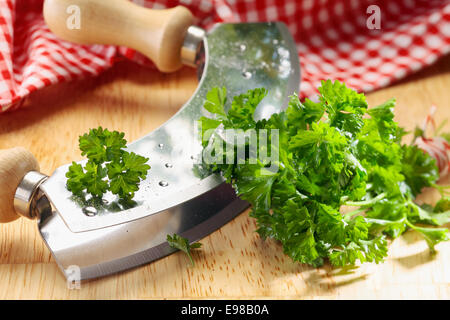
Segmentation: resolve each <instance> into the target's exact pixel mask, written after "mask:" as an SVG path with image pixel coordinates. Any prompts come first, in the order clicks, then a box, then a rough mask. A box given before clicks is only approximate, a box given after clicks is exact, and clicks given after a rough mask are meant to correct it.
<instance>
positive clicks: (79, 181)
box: [66, 127, 150, 203]
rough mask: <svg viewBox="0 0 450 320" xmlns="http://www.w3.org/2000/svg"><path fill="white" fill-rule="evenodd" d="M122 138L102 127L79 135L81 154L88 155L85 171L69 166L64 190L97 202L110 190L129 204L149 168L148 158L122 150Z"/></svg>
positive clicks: (118, 133) (121, 133)
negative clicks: (86, 194)
mask: <svg viewBox="0 0 450 320" xmlns="http://www.w3.org/2000/svg"><path fill="white" fill-rule="evenodd" d="M124 136H125V134H124V133H123V132H118V131H109V130H108V129H103V128H102V127H99V128H97V129H91V130H90V131H89V133H86V134H84V135H83V136H80V138H79V145H80V150H81V154H82V155H84V156H87V158H88V162H87V163H86V165H85V166H84V168H83V166H82V165H81V164H77V163H75V162H73V163H72V165H71V166H70V167H69V170H68V172H67V173H66V177H67V178H68V179H67V189H68V190H70V191H72V193H74V194H76V195H82V193H83V192H84V191H86V192H87V193H89V194H91V195H92V196H93V197H94V198H97V199H98V198H100V199H101V198H102V196H103V195H104V194H105V193H106V192H107V191H108V190H109V191H111V192H112V193H113V194H115V195H117V196H118V197H119V199H120V200H121V201H124V202H126V203H128V202H130V201H131V200H132V199H133V197H134V193H135V192H136V191H138V189H139V184H140V182H141V180H142V179H145V177H146V176H147V171H148V170H149V169H150V166H149V165H148V164H147V161H148V158H145V157H143V156H140V155H137V154H135V153H134V152H128V151H126V150H125V149H124V148H125V146H126V143H127V141H126V140H125V139H124Z"/></svg>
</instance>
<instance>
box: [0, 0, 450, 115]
mask: <svg viewBox="0 0 450 320" xmlns="http://www.w3.org/2000/svg"><path fill="white" fill-rule="evenodd" d="M105 1H106V0H105ZM133 1H134V2H136V3H137V4H139V5H144V6H147V7H153V8H164V7H173V6H176V5H178V4H181V5H184V6H187V7H188V8H189V9H190V10H191V11H192V13H193V14H194V15H195V17H196V20H197V21H196V23H197V24H198V25H199V26H201V27H204V28H206V29H208V28H210V27H211V26H212V25H213V24H214V23H217V22H255V21H283V22H285V23H286V24H287V25H288V27H289V30H290V31H291V33H292V35H293V36H294V38H295V40H296V41H297V48H298V52H299V56H300V61H301V67H302V83H301V88H300V94H301V96H302V97H305V96H311V95H314V94H315V89H314V88H316V87H317V86H318V85H319V83H320V80H322V79H338V80H341V81H344V82H346V83H347V84H348V85H349V86H351V87H353V88H355V89H357V90H359V91H365V92H368V91H371V90H374V89H377V88H380V87H384V86H387V85H389V84H390V83H392V82H394V81H396V80H398V79H400V78H403V77H405V76H406V75H408V74H410V73H412V72H414V71H417V70H419V69H421V68H423V67H425V66H427V65H430V64H432V63H433V62H434V61H436V59H438V58H439V57H441V56H442V55H444V54H446V53H448V52H449V51H450V0H378V1H377V0H298V1H295V0H262V1H251V0H248V1H244V0H215V1H208V0H133ZM42 2H43V1H42V0H0V112H2V111H6V110H12V109H15V108H17V107H19V106H20V105H21V102H22V101H23V99H24V98H25V97H27V96H28V95H29V94H30V93H31V92H33V91H35V90H38V89H40V88H43V87H45V86H48V85H50V84H54V83H58V82H62V81H69V80H73V79H77V78H80V77H83V76H87V75H98V74H99V73H100V72H102V71H104V70H106V69H108V68H109V67H111V66H112V65H113V64H114V62H115V61H117V58H120V57H122V58H123V57H126V58H129V59H133V60H135V61H137V62H139V63H143V64H149V65H150V63H149V62H148V61H146V60H145V59H144V58H143V56H141V55H140V54H138V53H136V52H134V51H133V50H130V49H127V48H122V47H120V48H118V47H114V46H104V45H93V46H80V45H76V44H72V43H69V42H66V41H62V40H60V39H58V38H57V37H56V36H54V35H53V34H52V33H51V32H50V31H49V29H48V28H47V26H46V25H45V22H44V20H43V17H42ZM370 5H377V6H379V8H380V12H381V29H375V30H370V29H369V28H368V27H367V19H368V18H369V17H370V16H371V14H372V13H370V12H369V13H368V12H367V9H368V7H369V6H370ZM155 72H157V71H155Z"/></svg>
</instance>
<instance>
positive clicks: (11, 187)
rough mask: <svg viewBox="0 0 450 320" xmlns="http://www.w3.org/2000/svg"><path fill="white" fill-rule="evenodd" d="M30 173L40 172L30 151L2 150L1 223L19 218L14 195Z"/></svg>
mask: <svg viewBox="0 0 450 320" xmlns="http://www.w3.org/2000/svg"><path fill="white" fill-rule="evenodd" d="M30 171H39V164H38V162H37V160H36V158H35V157H34V156H33V154H32V153H31V152H30V151H28V150H26V149H24V148H22V147H17V148H12V149H6V150H0V223H4V222H10V221H13V220H16V219H17V218H19V215H18V214H17V213H16V211H15V210H14V194H15V192H16V189H17V186H18V185H19V183H20V182H21V181H22V179H23V177H24V176H25V174H27V173H28V172H30Z"/></svg>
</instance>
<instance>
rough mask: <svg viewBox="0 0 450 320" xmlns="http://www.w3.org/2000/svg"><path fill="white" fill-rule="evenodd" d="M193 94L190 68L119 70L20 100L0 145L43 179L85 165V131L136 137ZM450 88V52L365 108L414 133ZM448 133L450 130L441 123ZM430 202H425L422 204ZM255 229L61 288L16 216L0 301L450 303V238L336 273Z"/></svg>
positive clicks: (1, 233)
mask: <svg viewBox="0 0 450 320" xmlns="http://www.w3.org/2000/svg"><path fill="white" fill-rule="evenodd" d="M196 86H197V80H196V76H195V71H194V70H192V69H188V68H184V69H182V70H181V71H179V72H177V73H175V74H170V75H163V74H160V73H158V72H155V71H154V70H148V69H144V68H141V67H139V66H136V65H134V64H132V63H130V62H122V63H120V64H118V65H116V66H115V67H114V68H113V69H111V70H109V71H108V72H106V73H104V74H103V75H102V76H100V77H98V78H95V79H84V80H82V81H77V82H72V83H67V84H61V85H57V86H54V87H51V88H48V89H45V90H42V91H39V92H37V93H35V94H33V95H32V96H31V98H30V99H28V100H27V101H26V103H25V104H26V107H27V108H24V109H21V110H18V111H15V112H11V113H7V114H1V115H0V149H2V148H10V147H14V146H19V145H20V146H24V147H26V148H28V149H29V150H30V151H32V152H33V153H34V155H35V156H36V157H37V159H38V160H39V162H40V164H41V170H42V172H44V173H47V174H51V173H52V172H53V170H54V169H55V168H57V167H58V166H60V165H62V164H65V163H67V162H69V161H71V160H80V159H81V156H80V152H79V151H78V147H77V146H78V141H77V139H78V136H79V135H80V134H81V133H84V132H87V131H88V130H89V128H92V127H97V126H99V125H102V126H103V127H107V128H109V129H114V130H120V131H124V132H126V138H127V139H128V141H132V140H134V139H136V138H138V137H140V136H142V135H144V134H146V133H148V132H150V131H151V130H153V129H155V128H156V127H158V126H159V125H160V124H162V123H163V122H164V121H165V120H167V119H168V118H169V117H170V116H171V115H172V114H174V113H175V112H176V110H177V109H178V108H179V107H180V106H181V105H182V104H183V103H184V102H186V101H187V100H188V98H189V97H190V95H191V94H192V93H193V92H194V90H195V88H196ZM449 88H450V56H449V57H446V58H444V59H442V60H441V61H439V62H438V63H437V64H435V65H434V66H432V67H430V68H428V69H426V70H423V71H421V72H420V73H419V74H416V75H414V76H411V77H409V78H408V79H406V80H404V81H402V82H401V83H399V84H396V85H394V86H392V87H389V88H387V89H383V90H379V91H377V92H375V93H371V94H369V95H368V100H369V104H370V105H372V106H373V105H376V104H378V103H381V102H383V101H384V100H386V99H388V98H391V97H396V98H397V108H396V120H397V121H398V122H399V123H400V124H401V125H402V126H405V127H406V128H407V129H410V130H411V129H413V128H414V126H415V125H416V124H420V123H422V120H423V119H424V117H425V116H426V114H427V112H428V110H429V107H430V106H431V104H433V103H434V104H436V105H437V106H438V107H439V109H438V111H437V116H436V119H438V120H439V121H442V120H443V119H444V118H450V106H449V101H450V90H449ZM445 128H446V129H447V131H450V125H449V124H447V125H446V127H445ZM447 183H448V181H447ZM0 188H1V186H0ZM437 197H438V195H437V193H435V192H429V191H426V192H425V193H424V195H423V198H424V199H426V200H427V201H436V199H437ZM255 229H256V225H255V221H254V220H253V219H251V218H249V217H248V211H247V212H244V213H242V214H241V215H240V216H238V217H237V218H235V219H234V220H233V221H231V222H230V223H228V224H227V225H225V226H223V227H222V228H221V229H220V230H218V231H216V232H214V233H213V234H211V235H210V236H208V237H206V238H204V239H203V240H202V241H201V242H202V243H203V248H202V249H201V250H200V251H198V252H196V253H194V258H195V262H196V266H195V267H191V266H190V265H189V263H188V261H187V259H186V256H185V255H184V254H182V253H176V254H173V255H171V256H169V257H166V258H163V259H161V260H159V261H156V262H153V263H151V264H149V265H146V266H143V267H140V268H137V269H134V270H131V271H127V272H123V273H120V274H118V275H114V276H110V277H106V278H102V279H98V280H93V281H89V282H83V283H82V284H81V289H79V290H69V289H68V288H67V285H66V280H65V278H64V277H63V275H62V273H61V272H60V271H59V269H58V267H57V266H56V263H55V261H54V260H53V258H52V256H51V254H50V252H49V250H48V249H47V248H46V247H45V245H44V243H43V241H42V240H41V239H40V236H39V234H38V231H37V227H36V223H35V222H33V221H29V220H25V219H20V220H17V221H15V222H13V223H10V224H6V225H0V279H1V280H0V299H119V298H120V299H136V298H138V299H153V298H242V299H253V298H274V299H279V298H281V299H285V298H287V299H304V298H338V299H342V298H345V299H353V298H356V299H364V298H385V299H390V298H393V299H398V298H420V299H433V298H438V299H449V298H450V242H447V243H442V244H440V245H438V246H437V249H438V253H437V254H436V255H435V256H432V255H430V253H429V251H428V249H427V245H426V243H425V241H424V240H422V239H421V237H420V236H419V235H418V234H417V233H414V232H407V233H406V234H405V235H404V236H402V237H401V238H400V239H397V240H395V241H393V242H392V243H391V244H390V246H389V257H388V258H387V259H386V261H385V262H384V263H383V264H380V265H375V264H364V265H362V266H361V267H359V268H356V269H353V270H349V271H348V272H345V273H344V272H337V271H336V270H333V269H332V268H331V267H329V266H324V267H322V268H318V269H314V268H311V267H308V266H306V265H301V264H299V263H294V262H292V261H291V260H290V259H289V258H288V257H286V256H285V255H284V254H283V253H282V249H281V246H280V245H279V244H278V243H276V242H274V241H270V240H268V241H263V240H261V239H260V238H259V236H258V235H257V233H255Z"/></svg>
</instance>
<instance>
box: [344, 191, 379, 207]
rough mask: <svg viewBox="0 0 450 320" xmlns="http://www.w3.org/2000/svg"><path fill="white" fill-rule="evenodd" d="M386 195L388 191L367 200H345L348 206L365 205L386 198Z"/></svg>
mask: <svg viewBox="0 0 450 320" xmlns="http://www.w3.org/2000/svg"><path fill="white" fill-rule="evenodd" d="M385 197H386V193H384V192H383V193H380V194H379V195H378V196H376V197H375V198H372V199H369V200H365V201H347V202H344V204H345V205H346V206H353V207H363V206H370V205H372V204H375V203H376V202H378V201H380V200H382V199H384V198H385Z"/></svg>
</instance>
